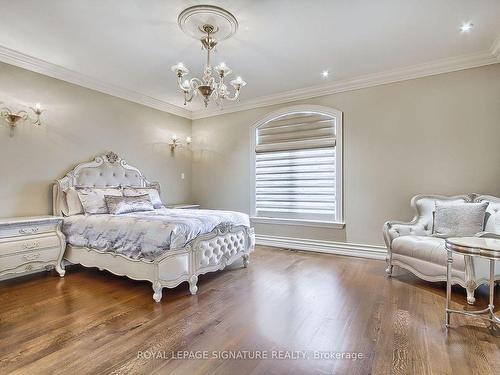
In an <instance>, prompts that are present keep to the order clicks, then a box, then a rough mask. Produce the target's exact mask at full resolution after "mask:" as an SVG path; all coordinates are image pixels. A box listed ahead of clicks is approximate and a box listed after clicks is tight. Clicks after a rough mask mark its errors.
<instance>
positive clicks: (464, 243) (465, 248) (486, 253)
mask: <svg viewBox="0 0 500 375" xmlns="http://www.w3.org/2000/svg"><path fill="white" fill-rule="evenodd" d="M446 250H447V251H448V263H447V267H446V327H449V326H450V315H451V314H452V313H453V314H462V315H468V316H473V317H476V318H480V319H485V320H488V321H490V322H492V323H500V319H499V318H498V317H497V316H495V314H494V312H493V309H494V304H493V299H494V296H495V293H494V289H495V261H496V260H500V240H498V239H494V238H484V237H450V238H448V239H447V240H446ZM453 253H457V254H462V255H468V256H471V257H481V258H485V259H489V261H490V279H489V287H490V300H489V304H488V307H487V308H485V309H483V310H477V311H460V310H452V309H450V300H451V264H452V263H453V257H452V254H453Z"/></svg>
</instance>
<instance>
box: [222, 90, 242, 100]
mask: <svg viewBox="0 0 500 375" xmlns="http://www.w3.org/2000/svg"><path fill="white" fill-rule="evenodd" d="M239 96H240V90H235V91H234V95H233V97H231V95H228V96H226V97H225V98H226V99H227V100H230V101H232V102H234V101H236V100H238V98H239Z"/></svg>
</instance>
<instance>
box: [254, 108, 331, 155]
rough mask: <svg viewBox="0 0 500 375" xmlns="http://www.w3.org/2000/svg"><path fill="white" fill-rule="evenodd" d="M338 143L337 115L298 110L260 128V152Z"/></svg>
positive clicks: (258, 135) (258, 137) (258, 142)
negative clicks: (336, 132) (335, 116)
mask: <svg viewBox="0 0 500 375" xmlns="http://www.w3.org/2000/svg"><path fill="white" fill-rule="evenodd" d="M334 146H335V118H334V117H331V116H328V115H323V114H317V113H294V114H290V115H287V116H283V117H279V118H278V119H276V120H272V121H269V122H267V123H265V124H264V125H262V126H261V127H259V129H257V146H256V150H255V151H256V152H257V153H262V152H270V151H288V150H300V149H311V148H321V147H334Z"/></svg>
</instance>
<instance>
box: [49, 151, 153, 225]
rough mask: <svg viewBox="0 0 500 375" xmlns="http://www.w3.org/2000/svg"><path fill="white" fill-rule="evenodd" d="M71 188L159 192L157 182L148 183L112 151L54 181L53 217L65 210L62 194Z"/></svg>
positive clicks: (139, 173) (136, 170)
mask: <svg viewBox="0 0 500 375" xmlns="http://www.w3.org/2000/svg"><path fill="white" fill-rule="evenodd" d="M72 186H85V187H108V186H122V187H125V186H134V187H146V186H151V187H154V188H156V189H158V191H160V185H159V184H158V183H157V182H149V181H148V180H147V179H146V178H145V177H144V175H143V174H142V173H141V171H139V169H137V168H135V167H132V166H130V165H128V164H127V162H126V161H125V160H123V159H122V158H120V157H119V156H118V155H116V154H115V153H114V152H112V151H111V152H108V153H107V154H106V155H101V156H97V157H96V158H95V159H94V160H93V161H90V162H86V163H81V164H78V165H77V166H76V167H75V168H74V169H73V170H71V171H70V172H68V173H67V174H66V176H64V177H63V178H61V179H60V180H56V182H55V183H54V186H53V189H52V197H53V204H52V208H53V212H54V215H57V216H59V215H63V213H64V211H65V208H66V199H65V193H64V192H65V191H66V190H67V189H69V188H70V187H72Z"/></svg>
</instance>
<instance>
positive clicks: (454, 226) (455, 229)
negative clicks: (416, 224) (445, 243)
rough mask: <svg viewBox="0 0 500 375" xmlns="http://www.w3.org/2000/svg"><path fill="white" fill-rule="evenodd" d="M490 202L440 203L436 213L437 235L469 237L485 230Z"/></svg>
mask: <svg viewBox="0 0 500 375" xmlns="http://www.w3.org/2000/svg"><path fill="white" fill-rule="evenodd" d="M488 203H489V202H482V203H438V202H436V211H435V214H434V233H433V235H434V236H435V237H441V238H447V237H469V236H473V235H475V234H476V233H478V232H481V231H482V230H483V226H484V216H485V214H486V208H487V207H488Z"/></svg>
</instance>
